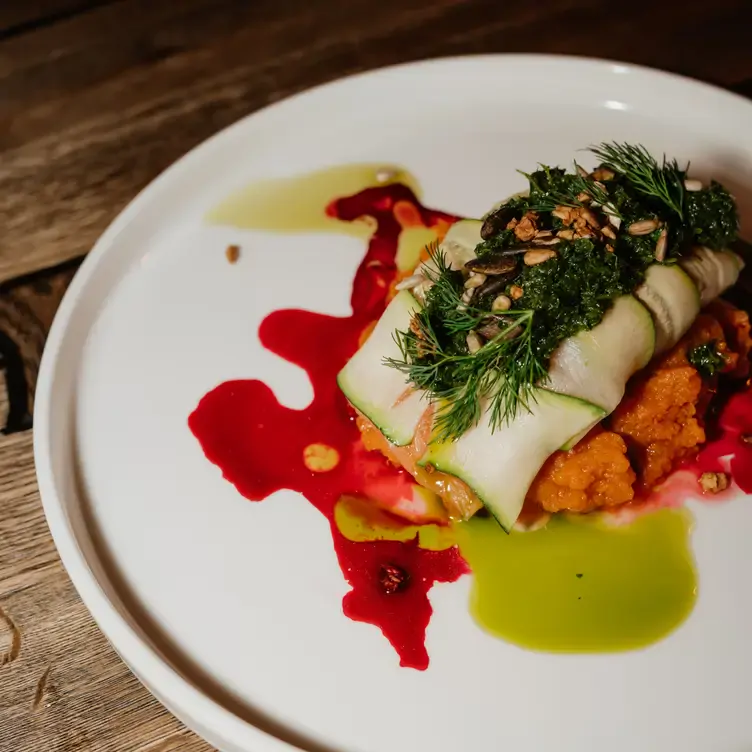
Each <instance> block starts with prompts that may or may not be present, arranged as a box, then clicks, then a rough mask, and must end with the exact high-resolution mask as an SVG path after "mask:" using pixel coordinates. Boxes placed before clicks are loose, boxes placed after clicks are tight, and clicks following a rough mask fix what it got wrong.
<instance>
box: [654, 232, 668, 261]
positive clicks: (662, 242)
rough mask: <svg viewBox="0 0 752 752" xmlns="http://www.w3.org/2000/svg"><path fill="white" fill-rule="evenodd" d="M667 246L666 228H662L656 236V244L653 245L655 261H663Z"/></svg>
mask: <svg viewBox="0 0 752 752" xmlns="http://www.w3.org/2000/svg"><path fill="white" fill-rule="evenodd" d="M667 246H668V228H667V227H664V228H663V229H662V230H661V234H660V235H659V236H658V242H657V243H656V244H655V260H656V261H663V260H664V259H665V258H666V247H667Z"/></svg>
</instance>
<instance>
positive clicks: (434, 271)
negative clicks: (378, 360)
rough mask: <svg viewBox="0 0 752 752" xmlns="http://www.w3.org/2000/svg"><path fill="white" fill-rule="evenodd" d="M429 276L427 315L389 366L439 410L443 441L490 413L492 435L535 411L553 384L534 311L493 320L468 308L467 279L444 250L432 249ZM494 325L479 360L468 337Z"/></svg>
mask: <svg viewBox="0 0 752 752" xmlns="http://www.w3.org/2000/svg"><path fill="white" fill-rule="evenodd" d="M428 250H429V263H428V264H426V267H424V268H425V274H426V276H428V278H429V280H430V281H431V282H432V283H433V284H432V286H431V288H430V289H429V291H428V294H427V300H426V307H425V308H423V309H422V310H420V311H417V312H416V313H415V314H414V315H413V318H412V320H411V322H410V328H409V329H408V330H407V331H397V332H395V333H394V334H393V337H394V340H395V342H396V343H397V346H398V347H399V350H400V357H399V358H387V359H385V361H384V362H385V364H386V365H388V366H390V367H392V368H396V369H397V370H399V371H401V372H402V373H403V374H404V375H405V377H406V381H407V382H408V383H409V384H410V385H411V386H413V387H414V388H415V389H418V390H421V391H425V392H427V393H428V395H429V399H430V400H431V401H432V402H433V403H434V404H435V405H436V413H435V418H434V425H435V430H436V438H437V439H438V440H452V439H456V438H459V437H460V436H461V435H462V434H463V433H465V431H467V430H468V429H469V428H472V427H473V426H475V425H477V423H478V421H479V420H480V418H481V415H482V413H483V411H484V410H486V409H488V410H490V422H491V427H492V430H496V429H498V428H500V427H501V425H502V424H503V423H504V422H506V421H509V420H512V419H513V418H514V417H515V415H516V414H517V411H518V410H519V409H520V408H522V409H529V405H530V403H531V402H532V401H534V393H533V389H534V387H535V385H536V383H537V382H538V381H540V380H541V379H543V378H545V376H546V368H545V364H544V363H543V362H542V361H541V360H540V358H539V356H538V355H537V354H536V350H535V347H534V343H533V340H532V338H533V327H532V323H533V317H534V313H533V311H530V310H509V311H504V312H491V311H488V310H484V309H482V308H479V307H475V306H473V305H470V304H466V303H464V302H463V300H462V291H463V286H462V275H461V273H460V272H457V271H454V270H453V269H452V268H451V267H450V265H449V264H448V263H447V260H446V256H445V255H444V253H443V252H442V251H441V250H440V249H439V248H438V247H437V246H432V247H430V248H429V249H428ZM489 323H493V324H495V326H496V329H497V331H496V333H495V334H493V336H491V337H490V338H488V339H487V340H486V341H485V343H484V344H483V346H482V347H481V348H480V349H479V350H478V351H477V352H473V353H471V352H470V351H469V348H468V347H467V344H466V337H467V335H468V334H469V333H470V332H473V331H476V330H477V329H479V328H481V327H482V326H483V325H488V324H489Z"/></svg>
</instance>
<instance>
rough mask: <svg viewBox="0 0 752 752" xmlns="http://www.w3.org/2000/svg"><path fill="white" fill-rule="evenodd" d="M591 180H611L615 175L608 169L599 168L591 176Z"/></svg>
mask: <svg viewBox="0 0 752 752" xmlns="http://www.w3.org/2000/svg"><path fill="white" fill-rule="evenodd" d="M591 177H592V178H593V180H613V179H614V178H615V177H616V175H615V173H614V171H613V170H610V169H609V168H608V167H599V168H598V169H597V170H595V171H594V172H593V174H592V176H591Z"/></svg>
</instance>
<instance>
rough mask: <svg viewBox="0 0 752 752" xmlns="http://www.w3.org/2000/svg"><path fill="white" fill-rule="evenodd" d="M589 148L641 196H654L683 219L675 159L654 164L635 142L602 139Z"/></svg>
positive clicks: (680, 176) (681, 185)
mask: <svg viewBox="0 0 752 752" xmlns="http://www.w3.org/2000/svg"><path fill="white" fill-rule="evenodd" d="M590 151H591V152H592V153H593V154H594V155H595V156H596V157H597V158H598V159H599V160H600V161H601V163H602V164H603V165H604V166H605V167H610V168H611V169H612V170H615V171H616V172H619V173H621V174H622V175H623V176H624V177H625V178H626V180H627V181H628V182H629V183H630V184H631V185H632V186H633V187H634V188H635V189H636V190H637V191H639V192H640V193H642V194H643V195H645V196H648V197H651V198H655V199H658V200H659V201H661V202H663V203H664V204H665V205H666V206H667V207H668V208H669V209H671V210H672V211H673V212H675V213H676V214H677V215H678V217H679V219H680V220H682V221H683V220H684V176H685V174H686V170H681V169H679V165H678V163H677V161H676V160H675V159H673V160H671V161H668V160H667V159H666V156H665V155H664V157H663V163H662V164H658V161H657V160H656V159H655V157H653V156H652V154H650V153H649V152H648V150H647V149H646V148H645V147H644V146H642V145H639V144H619V143H616V142H614V143H611V144H609V143H602V144H600V145H598V146H591V147H590Z"/></svg>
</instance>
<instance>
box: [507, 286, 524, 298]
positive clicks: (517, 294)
mask: <svg viewBox="0 0 752 752" xmlns="http://www.w3.org/2000/svg"><path fill="white" fill-rule="evenodd" d="M509 294H510V295H511V296H512V300H519V299H520V298H521V297H522V296H523V295H524V294H525V291H524V290H523V289H522V288H521V287H520V286H519V285H512V286H511V287H510V288H509Z"/></svg>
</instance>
